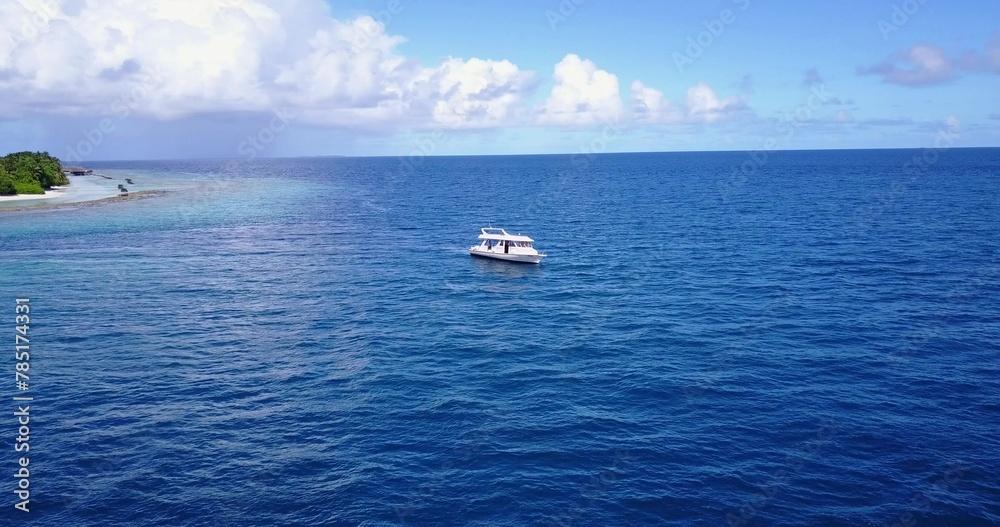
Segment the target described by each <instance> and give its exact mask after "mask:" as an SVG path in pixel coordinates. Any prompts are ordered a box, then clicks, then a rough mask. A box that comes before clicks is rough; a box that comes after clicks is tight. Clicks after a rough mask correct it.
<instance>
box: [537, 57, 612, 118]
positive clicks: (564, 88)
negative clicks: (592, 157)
mask: <svg viewBox="0 0 1000 527" xmlns="http://www.w3.org/2000/svg"><path fill="white" fill-rule="evenodd" d="M552 78H553V80H554V81H555V86H553V87H552V92H551V93H550V94H549V97H548V99H546V100H545V102H544V103H543V104H542V106H541V107H540V108H539V115H538V121H539V122H540V123H542V124H552V125H559V126H586V125H591V124H597V123H615V122H618V121H620V120H621V118H622V115H623V113H624V107H623V104H622V98H621V94H620V93H619V91H618V77H617V76H615V75H614V74H612V73H608V72H607V71H604V70H601V69H597V66H596V65H594V63H593V62H591V61H589V60H583V59H581V58H580V57H579V56H577V55H575V54H569V55H566V57H565V58H563V59H562V60H561V61H560V62H559V63H558V64H556V67H555V72H554V73H553V76H552Z"/></svg>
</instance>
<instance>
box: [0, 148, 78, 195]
mask: <svg viewBox="0 0 1000 527" xmlns="http://www.w3.org/2000/svg"><path fill="white" fill-rule="evenodd" d="M68 184H69V178H68V177H66V174H63V171H62V164H61V163H60V162H59V159H57V158H55V157H52V156H50V155H49V153H48V152H17V153H13V154H8V155H6V156H4V157H0V196H12V195H16V194H45V191H46V190H48V189H51V188H52V187H54V186H57V185H68Z"/></svg>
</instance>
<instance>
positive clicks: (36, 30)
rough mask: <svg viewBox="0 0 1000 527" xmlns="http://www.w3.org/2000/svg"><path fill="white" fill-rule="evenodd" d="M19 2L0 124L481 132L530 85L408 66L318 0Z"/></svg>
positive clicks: (511, 70) (392, 39)
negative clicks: (41, 120) (114, 116)
mask: <svg viewBox="0 0 1000 527" xmlns="http://www.w3.org/2000/svg"><path fill="white" fill-rule="evenodd" d="M19 2H20V3H18V2H10V1H5V2H3V3H2V5H0V32H3V33H10V34H11V35H14V36H15V38H12V39H9V41H8V40H6V39H0V101H3V102H0V116H7V117H11V116H18V115H23V114H25V113H49V114H70V115H106V114H110V113H113V112H114V111H115V110H114V109H113V106H116V105H117V107H119V108H120V107H121V105H122V103H124V104H125V105H126V106H127V107H128V109H129V112H130V113H136V114H141V115H146V116H150V117H156V118H173V117H183V116H186V115H192V114H199V113H212V112H225V111H241V112H270V111H272V110H274V109H288V110H289V112H290V113H291V114H292V115H293V116H295V119H296V120H297V121H306V122H313V123H318V124H324V125H334V126H368V127H371V126H375V127H377V126H380V125H390V124H391V125H399V124H409V125H413V126H448V127H481V126H495V125H499V124H506V123H508V122H510V120H511V119H513V118H515V117H516V116H517V114H518V108H520V107H522V106H523V100H522V98H523V95H524V93H525V91H527V90H529V89H530V87H531V86H530V79H531V73H530V72H523V71H521V70H519V69H518V67H517V66H516V65H514V64H512V63H510V62H509V61H506V60H502V61H492V60H483V59H478V58H472V59H469V60H468V61H465V60H461V59H454V58H452V59H448V60H446V61H444V62H442V63H441V64H439V65H436V66H432V67H425V66H422V65H421V64H419V63H417V62H415V61H412V60H407V59H406V58H405V57H403V56H402V55H400V54H399V53H398V52H397V51H396V48H397V47H398V45H399V44H400V43H402V42H403V41H404V39H403V38H402V37H399V36H393V35H390V34H389V33H388V32H387V31H386V30H387V28H386V27H385V26H384V25H383V24H382V23H381V22H379V21H376V20H374V19H373V18H372V17H370V16H361V17H358V18H357V19H355V20H352V21H346V22H345V21H340V20H337V19H335V18H334V17H333V15H332V14H331V13H330V10H329V7H328V6H327V5H326V4H325V3H324V2H323V1H322V0H290V1H289V0H144V1H142V2H134V1H130V0H105V1H101V2H87V3H86V4H85V5H79V4H77V7H76V8H74V9H73V12H70V9H69V8H68V7H67V6H68V5H69V4H66V5H62V4H60V3H58V2H57V1H56V0H19ZM63 4H65V3H63ZM405 14H406V13H405V11H404V12H401V13H398V14H397V15H396V16H405ZM36 19H37V20H38V22H35V21H33V20H36Z"/></svg>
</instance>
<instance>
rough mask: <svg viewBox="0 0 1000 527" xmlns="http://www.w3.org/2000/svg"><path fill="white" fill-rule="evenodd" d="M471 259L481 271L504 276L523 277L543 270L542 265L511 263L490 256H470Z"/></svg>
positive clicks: (537, 273) (534, 274)
mask: <svg viewBox="0 0 1000 527" xmlns="http://www.w3.org/2000/svg"><path fill="white" fill-rule="evenodd" d="M472 261H473V262H475V266H476V269H477V270H478V271H480V272H481V273H484V274H491V275H495V276H501V277H504V278H512V279H514V278H524V277H527V276H537V275H539V274H541V273H542V272H543V270H542V267H541V266H538V265H511V264H510V263H509V262H505V261H503V260H493V259H490V258H472Z"/></svg>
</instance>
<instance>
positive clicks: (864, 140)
mask: <svg viewBox="0 0 1000 527" xmlns="http://www.w3.org/2000/svg"><path fill="white" fill-rule="evenodd" d="M135 4H140V5H134V4H133V3H132V2H127V1H125V0H104V1H101V2H93V1H91V2H87V1H85V0H3V1H2V2H0V25H2V26H4V33H9V34H10V35H11V36H10V38H9V39H8V40H9V41H8V42H3V41H2V39H0V101H2V102H0V145H2V146H0V150H5V151H16V150H23V149H30V150H47V151H49V152H50V153H52V154H54V155H56V156H59V157H60V158H64V159H72V160H74V161H79V162H84V163H85V162H86V161H89V160H103V159H148V158H190V157H278V156H296V155H407V154H410V153H414V152H418V151H419V152H423V153H428V154H435V155H436V154H508V153H511V154H517V153H559V152H566V153H573V152H580V151H584V152H616V151H681V150H750V149H762V148H768V149H770V148H777V149H811V148H890V147H914V148H917V147H924V146H930V145H932V144H934V141H935V139H936V138H937V137H939V136H940V135H941V134H947V135H948V137H949V138H951V139H952V142H950V143H949V144H953V145H954V146H1000V99H998V98H997V96H996V94H997V93H1000V26H998V25H997V24H996V22H995V21H996V20H997V17H998V15H1000V6H997V5H996V4H995V2H989V1H969V2H963V3H962V4H961V7H957V6H956V5H955V4H954V3H952V4H948V3H945V2H942V1H940V0H923V1H921V0H907V1H899V0H895V1H886V2H880V1H866V2H862V1H860V0H851V1H846V2H838V3H833V2H828V3H809V4H806V3H803V2H792V1H791V0H772V1H768V2H765V1H763V0H718V1H707V2H698V3H695V2H680V1H664V2H652V1H648V2H638V1H631V2H630V1H618V2H609V1H603V0H561V1H558V0H551V1H534V2H530V1H527V0H509V1H505V2H478V3H473V2H465V3H460V2H448V1H443V0H379V1H362V0H355V1H347V2H339V1H324V0H148V1H146V2H138V3H135Z"/></svg>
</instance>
